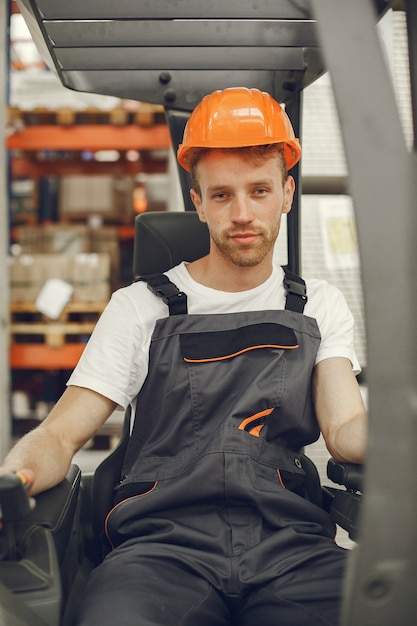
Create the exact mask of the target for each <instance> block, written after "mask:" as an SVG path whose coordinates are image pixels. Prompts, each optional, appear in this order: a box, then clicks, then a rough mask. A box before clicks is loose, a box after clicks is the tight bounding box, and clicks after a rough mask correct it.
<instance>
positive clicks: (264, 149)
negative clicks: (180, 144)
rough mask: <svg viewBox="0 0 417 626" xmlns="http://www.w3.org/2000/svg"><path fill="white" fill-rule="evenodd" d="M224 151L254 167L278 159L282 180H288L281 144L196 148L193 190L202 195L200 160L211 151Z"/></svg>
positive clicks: (192, 166) (192, 157)
mask: <svg viewBox="0 0 417 626" xmlns="http://www.w3.org/2000/svg"><path fill="white" fill-rule="evenodd" d="M213 149H214V150H215V149H217V150H222V151H223V152H227V153H228V154H239V155H241V156H243V158H244V159H245V160H247V161H249V162H251V163H253V164H254V165H263V163H265V161H267V160H268V159H270V158H272V157H277V158H278V159H279V162H280V166H281V171H282V180H283V182H285V181H286V180H287V178H288V170H287V165H286V162H285V158H284V148H283V146H282V144H280V143H268V144H264V145H261V146H244V147H242V148H194V149H193V150H192V151H191V152H190V155H189V163H190V174H191V180H192V184H193V189H194V190H195V191H196V192H197V193H198V195H199V196H200V195H201V190H200V185H199V183H198V178H197V165H198V163H199V161H200V159H201V158H202V157H203V156H204V155H205V154H208V153H209V152H210V151H211V150H213Z"/></svg>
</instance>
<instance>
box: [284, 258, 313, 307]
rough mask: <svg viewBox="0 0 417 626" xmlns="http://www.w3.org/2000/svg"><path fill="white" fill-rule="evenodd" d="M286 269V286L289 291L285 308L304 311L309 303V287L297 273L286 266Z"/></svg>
mask: <svg viewBox="0 0 417 626" xmlns="http://www.w3.org/2000/svg"><path fill="white" fill-rule="evenodd" d="M282 269H283V270H284V273H285V276H284V287H285V289H286V291H287V299H286V302H285V310H287V311H294V312H295V313H303V312H304V307H305V305H306V303H307V288H306V284H305V281H304V280H303V279H302V278H301V277H300V276H297V274H294V273H293V272H290V271H289V270H288V269H287V268H286V267H283V268H282Z"/></svg>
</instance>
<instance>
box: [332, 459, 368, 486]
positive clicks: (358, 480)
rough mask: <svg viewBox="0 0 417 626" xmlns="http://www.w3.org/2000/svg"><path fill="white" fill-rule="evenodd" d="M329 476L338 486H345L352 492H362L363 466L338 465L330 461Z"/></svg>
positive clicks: (352, 464)
mask: <svg viewBox="0 0 417 626" xmlns="http://www.w3.org/2000/svg"><path fill="white" fill-rule="evenodd" d="M327 476H328V478H330V480H331V481H332V482H334V483H336V484H337V485H344V486H345V487H346V489H349V490H350V491H360V492H362V485H363V465H356V464H355V463H338V462H337V461H335V460H334V459H329V461H328V463H327Z"/></svg>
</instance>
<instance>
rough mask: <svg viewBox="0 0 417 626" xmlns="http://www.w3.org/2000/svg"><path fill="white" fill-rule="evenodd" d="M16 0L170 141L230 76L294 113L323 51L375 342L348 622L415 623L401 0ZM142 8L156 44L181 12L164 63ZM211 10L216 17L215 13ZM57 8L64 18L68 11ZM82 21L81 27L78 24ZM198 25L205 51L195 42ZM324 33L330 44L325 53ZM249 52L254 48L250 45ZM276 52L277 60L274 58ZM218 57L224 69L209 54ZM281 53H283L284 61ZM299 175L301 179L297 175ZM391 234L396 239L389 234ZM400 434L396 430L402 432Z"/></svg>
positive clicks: (73, 70) (416, 391) (409, 160)
mask: <svg viewBox="0 0 417 626" xmlns="http://www.w3.org/2000/svg"><path fill="white" fill-rule="evenodd" d="M18 2H19V5H20V6H21V9H22V12H23V13H24V14H25V17H26V21H27V22H28V25H29V26H30V27H31V30H32V32H33V34H34V38H35V40H38V42H39V46H40V47H41V48H42V49H43V51H44V57H45V59H48V60H49V62H50V64H51V67H54V68H55V70H56V72H57V73H58V75H59V76H60V78H61V81H62V83H63V84H64V85H66V86H68V87H71V88H73V89H78V90H82V91H96V92H97V93H103V94H110V95H115V96H119V97H128V98H136V99H139V100H147V101H149V102H158V103H162V104H164V106H165V108H166V110H167V118H168V122H169V125H170V128H171V132H172V136H173V138H174V143H175V142H177V141H178V138H179V136H180V135H181V132H182V128H183V125H184V121H185V119H186V115H187V113H188V112H189V111H190V110H191V109H192V108H194V106H195V104H196V103H197V102H198V101H199V100H200V99H201V97H202V96H203V95H205V93H208V92H210V91H212V90H213V89H215V88H222V87H226V86H232V85H240V86H241V85H247V86H251V87H253V86H256V87H259V88H260V89H263V90H265V91H269V92H270V93H271V94H272V95H274V96H275V97H276V98H277V99H278V100H280V101H281V102H285V103H286V106H287V110H288V111H289V113H290V116H291V118H292V121H293V123H294V125H295V126H297V124H298V123H299V116H300V110H301V98H300V97H299V95H298V94H300V93H301V91H302V89H303V88H304V87H305V86H306V85H308V84H309V83H310V82H312V81H313V80H314V79H315V78H317V77H318V76H319V75H320V74H321V73H322V72H323V70H324V67H325V65H326V68H327V69H329V71H330V74H331V77H332V81H333V87H334V93H335V99H336V103H337V107H338V110H339V115H340V121H341V127H342V132H343V136H344V141H345V148H346V156H347V162H348V168H349V182H348V185H349V190H350V192H351V194H352V196H353V200H354V205H355V209H356V219H357V224H358V231H359V243H360V249H361V259H362V273H363V285H364V296H365V309H366V315H367V322H368V324H367V326H368V327H367V339H368V350H369V360H368V373H367V377H368V384H369V398H370V407H369V408H370V443H369V453H368V461H367V472H366V480H365V490H366V498H365V499H364V500H365V506H364V513H363V519H362V525H361V537H362V541H361V543H360V545H359V547H358V548H357V549H356V550H355V551H354V553H353V554H352V556H351V559H350V563H349V573H348V577H347V586H346V602H345V605H344V611H343V624H344V626H359V624H363V625H365V624H378V626H388V625H389V626H391V625H392V624H395V623H398V624H401V626H414V624H415V621H416V613H417V608H416V603H415V588H416V583H417V497H416V496H417V472H415V471H414V459H415V455H416V443H417V429H416V423H417V422H416V417H417V415H416V413H417V400H416V398H417V381H416V376H417V368H416V362H415V354H416V348H417V345H416V343H417V341H416V322H415V320H416V317H417V314H416V313H417V312H416V308H417V294H416V286H415V279H414V268H415V267H416V261H417V259H416V255H417V253H416V246H415V238H416V234H417V229H416V226H417V224H416V219H417V212H416V211H415V206H414V205H415V200H414V199H415V198H416V197H417V188H416V187H417V171H416V169H417V164H416V158H415V153H414V152H413V153H409V152H408V151H407V149H406V146H405V143H404V140H403V135H402V130H401V126H400V122H399V116H398V112H397V108H396V103H395V98H394V94H393V91H392V86H391V82H390V79H389V77H388V72H387V69H386V67H385V64H384V57H383V54H382V52H381V49H380V44H379V40H378V36H377V33H376V29H375V22H376V19H377V15H381V14H382V13H383V12H384V11H385V10H386V9H387V8H389V6H390V5H391V4H392V2H388V1H387V2H384V1H383V0H375V1H374V2H372V1H371V0H310V1H309V0H299V1H297V2H293V1H291V0H259V1H258V2H257V3H253V2H252V0H241V2H239V3H232V2H224V0H211V2H208V3H204V4H203V3H197V2H192V1H191V0H182V2H175V3H173V2H171V0H154V1H153V2H152V3H151V2H148V3H144V2H143V3H138V2H135V1H134V0H118V2H114V1H113V0H89V1H88V2H86V1H85V0H73V1H72V2H71V3H69V2H67V0H18ZM255 5H256V6H255ZM405 6H406V8H407V12H408V24H409V37H410V65H411V70H412V97H413V113H414V130H415V128H416V117H417V114H416V110H417V108H416V107H417V105H416V97H417V96H416V92H417V82H416V68H417V39H416V37H417V35H416V33H417V5H416V3H415V0H405ZM138 10H140V11H141V18H142V19H144V20H145V22H146V23H145V25H144V26H141V27H140V29H141V30H140V32H141V33H142V35H143V34H144V32H145V31H146V26H149V34H150V36H151V32H153V33H154V34H155V33H160V36H159V35H158V37H157V41H158V42H159V44H158V45H159V48H161V41H162V37H163V36H166V34H167V29H168V26H167V24H164V23H163V22H164V20H174V19H182V20H184V22H181V23H179V22H178V23H177V22H170V26H172V25H173V24H175V26H173V29H172V30H170V37H172V38H173V39H172V40H170V41H169V43H170V45H171V44H175V41H177V38H178V42H177V43H178V44H179V45H180V48H179V49H178V50H177V51H176V52H175V54H172V55H170V54H169V53H170V48H166V49H160V50H159V52H158V59H159V63H156V61H155V59H156V57H153V58H151V59H148V60H143V59H138V58H136V57H135V54H134V53H132V50H131V45H132V41H133V37H134V32H135V21H137V20H138V19H139V17H138V15H137V12H138ZM97 16H100V19H97ZM188 18H195V19H197V20H198V19H202V20H203V21H201V22H199V25H198V27H197V29H196V30H195V31H192V29H191V30H190V29H189V26H190V25H189V24H187V19H188ZM246 18H248V19H249V22H248V23H247V24H246V23H245V26H244V27H242V31H241V36H242V39H239V29H238V28H237V27H236V26H232V27H231V30H230V35H231V37H230V40H229V43H230V44H231V47H232V48H233V49H234V47H235V46H237V45H239V43H240V44H241V47H243V48H246V49H245V51H244V54H242V56H241V57H239V55H238V54H237V53H236V50H233V52H232V53H231V56H230V59H231V62H230V67H229V66H227V67H224V68H222V59H223V60H224V63H225V64H226V63H227V61H228V55H229V52H230V51H229V50H228V46H227V45H226V43H224V45H222V48H221V50H220V54H219V49H214V48H212V46H211V44H212V43H213V42H215V46H216V45H218V44H219V43H221V39H222V38H223V36H221V37H220V36H217V35H215V34H213V30H215V27H216V25H217V26H218V27H219V28H220V31H219V32H224V29H225V28H226V27H225V24H220V23H219V20H233V19H239V20H245V19H246ZM104 19H108V20H116V21H117V20H121V21H122V22H123V23H114V24H110V23H109V25H108V29H109V30H108V31H105V28H106V26H105V24H103V23H101V24H96V28H98V29H101V30H97V32H94V28H95V27H94V24H93V23H92V22H89V23H81V22H79V21H78V22H77V20H93V22H94V21H96V22H100V21H102V20H104ZM212 19H213V20H217V22H211V21H209V20H212ZM57 20H61V24H58V23H57ZM74 20H75V22H74ZM271 20H272V21H273V20H278V21H279V22H280V24H279V25H275V26H274V28H275V34H272V35H271V37H270V38H268V37H267V38H266V39H265V42H266V45H265V46H264V48H262V46H261V45H258V44H260V42H261V40H262V37H263V36H264V35H265V33H266V31H268V27H269V25H270V21H271ZM300 20H301V23H300ZM305 20H316V22H315V26H314V28H310V27H306V25H305ZM129 22H130V23H129ZM300 24H302V25H300ZM286 27H288V28H289V29H293V31H292V34H291V31H288V32H287V31H286ZM297 27H300V30H297ZM73 28H75V29H76V30H73V31H72V33H71V32H70V31H71V29H73ZM159 28H160V31H159V30H158V29H159ZM222 29H223V30H222ZM315 29H317V30H316V32H314V31H315ZM110 31H112V32H113V34H114V35H115V37H116V47H117V42H119V43H120V40H121V39H122V38H123V37H124V36H125V37H126V39H125V40H124V41H125V42H126V46H127V48H126V50H125V51H126V55H125V59H126V62H127V63H128V67H124V68H123V67H121V65H123V54H122V52H120V51H116V49H115V48H110V47H109V46H108V45H106V49H105V51H104V54H103V59H105V60H106V62H107V63H110V68H107V69H106V68H101V66H100V59H96V60H92V59H91V58H90V57H91V54H92V53H93V52H94V50H95V48H96V44H97V42H98V41H99V39H100V37H102V38H103V39H104V38H105V37H104V33H105V32H110ZM138 32H139V31H138ZM163 33H165V35H163ZM261 33H263V34H261ZM302 33H303V34H302ZM278 34H279V35H280V46H276V45H275V39H274V38H275V36H278ZM99 35H100V36H99ZM303 36H304V37H306V39H305V40H303V39H302V37H303ZM299 37H300V38H299ZM198 38H199V39H200V43H201V45H202V46H203V47H204V54H203V53H201V54H196V52H197V50H198V49H199V48H196V45H199V42H198ZM174 40H175V41H174ZM80 41H84V42H85V43H86V45H87V48H88V51H89V52H90V55H87V54H85V58H88V64H87V62H85V59H84V57H83V54H82V53H81V52H80V51H79V50H78V49H77V48H78V46H79V42H80ZM317 41H319V42H320V45H321V47H322V51H323V53H324V58H325V61H326V63H325V64H324V63H323V58H322V51H321V50H320V49H319V48H318V47H317V46H316V43H317ZM150 43H151V40H150V39H147V38H146V37H145V38H144V39H142V41H141V52H146V53H147V55H148V57H150V56H151V54H152V53H151V49H150ZM283 43H285V45H284V46H283V45H282V44H283ZM106 44H107V42H106ZM304 44H305V45H304ZM279 49H280V50H281V53H282V55H283V56H282V57H280V58H281V60H279V59H278V50H279ZM171 51H172V50H171ZM240 51H241V52H242V50H240ZM251 52H253V53H254V55H253V56H250V53H251ZM206 53H207V55H206ZM143 56H146V55H143ZM284 58H285V62H284ZM83 59H84V60H83ZM270 59H274V61H273V62H272V63H271V62H270ZM301 59H302V61H301ZM241 61H242V62H241ZM248 61H250V63H249V62H248ZM156 65H160V67H159V68H157V67H156ZM211 65H215V67H217V68H218V69H217V70H215V69H213V68H210V66H211ZM247 65H249V66H250V67H249V68H248V67H247ZM285 65H286V66H287V67H283V66H285ZM279 67H281V69H279ZM181 112H182V113H181ZM296 175H297V172H296ZM183 185H184V187H183V188H187V186H188V187H189V181H188V179H187V178H186V177H185V178H184V179H183ZM298 188H299V192H301V189H300V181H298ZM186 197H187V196H186ZM293 220H294V223H293V224H292V226H291V232H292V233H293V234H292V235H290V252H289V254H290V256H291V259H290V266H291V267H292V269H294V270H295V271H297V269H298V264H299V253H298V252H297V246H298V243H297V238H298V235H297V232H298V231H299V223H298V220H299V215H298V210H297V206H296V207H295V211H293ZM294 233H295V235H294ZM291 237H292V239H291ZM294 238H295V240H294ZM388 241H389V246H388V245H385V242H388ZM393 442H396V445H395V446H394V445H393Z"/></svg>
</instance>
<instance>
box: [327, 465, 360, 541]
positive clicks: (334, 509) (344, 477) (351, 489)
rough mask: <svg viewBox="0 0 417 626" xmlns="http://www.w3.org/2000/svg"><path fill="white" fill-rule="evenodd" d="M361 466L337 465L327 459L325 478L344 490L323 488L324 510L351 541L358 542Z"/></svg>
mask: <svg viewBox="0 0 417 626" xmlns="http://www.w3.org/2000/svg"><path fill="white" fill-rule="evenodd" d="M363 473H364V472H363V465H356V464H355V463H338V462H337V461H335V460H334V459H329V461H328V463H327V476H328V478H330V480H331V481H332V482H334V483H336V484H337V485H343V486H344V487H346V490H342V489H337V488H333V487H324V488H323V492H324V497H323V501H324V508H325V509H326V510H327V511H328V513H329V515H330V517H331V519H332V520H333V522H335V524H338V525H339V526H340V527H341V528H343V529H344V530H346V531H347V532H348V534H349V537H350V538H351V539H352V540H353V541H357V540H358V532H359V517H360V513H361V506H362V493H361V492H362V488H363Z"/></svg>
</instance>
